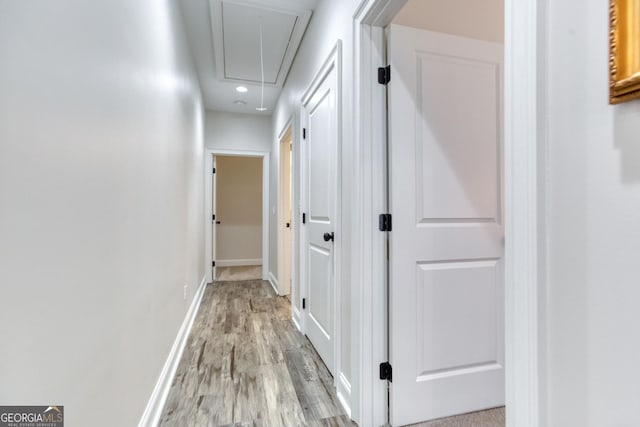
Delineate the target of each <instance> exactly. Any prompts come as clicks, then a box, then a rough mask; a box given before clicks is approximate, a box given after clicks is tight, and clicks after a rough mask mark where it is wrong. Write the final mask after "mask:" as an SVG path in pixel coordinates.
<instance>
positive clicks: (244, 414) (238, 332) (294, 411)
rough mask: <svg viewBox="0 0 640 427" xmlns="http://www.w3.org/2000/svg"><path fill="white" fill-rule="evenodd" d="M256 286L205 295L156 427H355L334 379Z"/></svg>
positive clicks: (284, 307) (214, 287)
mask: <svg viewBox="0 0 640 427" xmlns="http://www.w3.org/2000/svg"><path fill="white" fill-rule="evenodd" d="M290 319H291V306H290V303H289V301H288V300H287V299H286V298H284V297H278V296H277V295H276V294H275V292H274V291H273V289H272V288H271V286H270V285H269V284H268V282H265V281H261V280H247V281H219V282H214V283H212V284H209V285H208V286H207V289H206V290H205V294H204V296H203V300H202V303H201V305H200V310H199V312H198V314H197V317H196V319H195V322H194V325H193V328H192V330H191V334H190V336H189V339H188V342H187V345H186V348H185V351H184V353H183V355H182V360H181V362H180V365H179V367H178V370H177V372H176V376H175V378H174V380H173V384H172V387H171V390H170V392H169V397H168V399H167V404H166V406H165V408H164V411H163V415H162V419H161V422H160V425H161V426H166V427H169V426H175V427H195V426H198V427H205V426H211V427H215V426H229V425H232V426H352V425H354V424H352V423H351V422H350V421H349V417H348V416H346V415H345V413H344V411H343V410H342V407H341V406H340V403H339V402H338V399H337V397H336V394H335V389H334V387H333V378H332V377H331V375H330V374H329V371H328V370H327V368H326V367H325V366H324V364H323V363H322V360H321V359H320V357H319V356H318V355H317V353H316V352H315V350H314V349H313V347H312V346H311V344H310V343H309V341H308V340H307V339H306V337H304V336H303V335H302V334H301V333H300V332H298V330H297V329H296V327H295V326H294V325H293V323H292V322H291V320H290Z"/></svg>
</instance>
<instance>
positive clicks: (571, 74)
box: [546, 0, 640, 427]
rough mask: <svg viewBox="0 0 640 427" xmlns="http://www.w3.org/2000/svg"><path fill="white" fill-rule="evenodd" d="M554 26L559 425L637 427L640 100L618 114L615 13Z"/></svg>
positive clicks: (552, 241) (550, 221)
mask: <svg viewBox="0 0 640 427" xmlns="http://www.w3.org/2000/svg"><path fill="white" fill-rule="evenodd" d="M547 19H548V31H547V39H548V41H547V49H548V58H547V59H548V64H547V78H548V92H547V98H548V99H547V104H548V114H547V117H548V142H547V148H546V149H547V152H548V154H547V165H548V172H547V188H548V190H547V193H548V197H547V204H548V208H547V209H548V210H547V226H548V260H547V262H548V289H547V291H548V299H549V301H548V330H547V334H548V336H549V341H548V344H549V355H548V356H549V357H548V361H549V374H548V380H549V394H548V404H549V407H550V415H551V418H550V421H551V422H550V425H551V426H557V427H560V426H585V427H596V426H636V425H640V411H638V402H640V387H639V386H638V384H640V370H638V368H637V363H638V360H640V340H639V339H638V319H639V315H638V313H639V310H638V301H640V286H639V284H640V279H639V278H640V263H639V262H638V259H639V254H640V226H639V221H638V218H639V215H638V212H640V101H633V102H630V103H627V104H623V105H618V106H610V105H608V51H609V47H608V40H609V27H608V24H609V5H608V2H605V1H600V0H568V1H563V2H553V1H551V2H548V18H547Z"/></svg>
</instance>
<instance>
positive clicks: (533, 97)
mask: <svg viewBox="0 0 640 427" xmlns="http://www.w3.org/2000/svg"><path fill="white" fill-rule="evenodd" d="M403 3H404V0H362V2H361V3H360V5H359V7H358V8H357V10H356V13H355V14H354V38H355V40H354V54H355V60H354V65H355V66H354V88H355V90H356V97H355V100H354V107H355V115H354V117H356V118H358V120H359V122H358V125H357V126H356V129H355V131H356V138H355V148H354V150H355V154H356V161H355V162H354V163H355V165H356V166H358V165H362V168H361V169H358V170H355V171H354V173H355V176H357V177H358V183H357V185H358V187H357V188H356V191H355V194H356V195H361V196H360V199H359V200H357V201H356V202H357V206H358V207H359V208H358V212H357V213H356V214H355V215H354V219H355V220H356V222H355V223H354V224H353V229H354V233H357V234H356V235H354V237H353V238H354V242H359V245H354V248H353V251H354V252H353V255H354V265H357V268H354V275H353V277H352V283H353V284H354V285H353V291H352V314H353V315H352V318H353V320H352V321H353V325H352V336H353V337H354V340H353V349H352V366H353V367H354V368H355V369H354V377H353V386H354V388H353V398H352V403H353V405H352V409H353V414H352V416H353V419H354V420H355V421H356V422H357V423H358V424H359V425H372V426H377V425H382V424H384V423H386V418H384V419H383V418H382V417H381V415H380V413H381V412H382V411H381V410H380V408H385V407H386V401H385V400H382V398H381V397H380V395H381V394H380V392H379V390H380V388H381V387H380V385H379V383H378V382H377V381H371V378H372V376H371V370H372V369H375V367H376V366H377V364H378V363H379V362H380V360H379V358H380V354H381V351H380V343H379V342H378V341H379V339H378V336H377V334H372V330H379V329H378V328H377V327H375V326H372V325H373V323H372V322H377V321H378V322H379V319H382V318H385V316H386V309H383V308H382V307H381V306H380V305H379V304H377V303H376V295H377V294H378V292H379V291H380V280H379V278H378V277H379V275H378V270H377V268H376V263H379V262H380V260H381V259H383V258H382V257H383V256H384V249H381V247H380V241H379V240H380V239H379V237H377V236H378V233H376V232H375V231H372V230H374V229H375V228H374V227H375V223H374V222H372V219H373V218H372V217H371V213H373V214H374V215H375V214H377V213H381V212H378V211H379V210H380V209H381V208H382V207H383V206H384V205H383V204H381V203H382V202H381V200H380V196H379V190H378V187H374V189H373V190H372V185H370V183H374V182H375V183H377V182H379V180H380V175H381V173H382V169H379V168H378V166H379V165H378V164H377V161H379V159H378V156H379V151H380V149H381V147H380V144H381V136H382V133H381V130H380V126H375V125H377V122H376V120H377V118H378V116H377V115H376V114H377V112H379V111H382V108H383V107H384V104H381V102H382V101H381V100H380V97H379V96H377V92H378V91H376V90H375V87H374V86H375V82H374V78H373V75H374V73H373V72H372V70H374V69H375V68H376V67H378V66H381V65H383V64H381V63H380V52H383V50H380V47H381V40H382V33H381V28H382V27H384V26H385V25H387V24H389V23H390V21H391V19H392V17H393V16H394V15H395V13H396V12H397V10H398V8H399V7H401V6H402V4H403ZM545 4H546V2H545V0H505V6H506V7H505V88H504V94H505V120H504V121H505V195H506V206H505V209H506V215H505V216H506V222H505V234H506V236H507V240H506V249H505V250H506V252H505V269H506V271H505V274H506V282H505V286H506V296H505V300H506V301H505V303H506V305H505V308H506V337H505V338H506V402H507V411H506V414H507V426H508V427H515V426H517V427H534V426H539V425H546V424H547V421H546V416H545V412H544V410H545V408H546V406H545V402H546V399H547V396H545V393H544V391H543V390H544V388H541V383H542V378H543V374H544V368H545V366H544V363H543V362H544V360H545V359H544V351H545V349H544V348H543V346H542V344H543V343H544V338H545V337H544V335H543V334H544V329H543V328H541V327H540V325H542V324H543V323H542V322H543V321H544V309H545V300H544V295H545V294H544V287H543V286H542V285H544V282H543V279H544V275H543V274H542V273H541V272H542V271H544V270H543V268H544V257H545V253H544V243H545V242H544V231H545V230H544V215H543V209H544V182H543V180H541V179H540V176H544V174H543V168H544V152H545V143H546V139H545V136H546V135H545V123H544V111H545V110H544V108H545V104H544V102H545V90H546V82H545V81H544V73H543V72H541V70H543V66H544V64H543V60H542V58H544V57H545V56H544V55H545V51H544V49H545V44H544V43H543V42H542V41H541V40H539V38H540V37H542V35H543V34H544V19H545ZM374 126H375V127H374ZM356 262H357V264H355V263H356ZM370 274H371V276H370ZM355 337H360V340H358V339H355ZM356 367H359V368H356ZM542 385H543V383H542Z"/></svg>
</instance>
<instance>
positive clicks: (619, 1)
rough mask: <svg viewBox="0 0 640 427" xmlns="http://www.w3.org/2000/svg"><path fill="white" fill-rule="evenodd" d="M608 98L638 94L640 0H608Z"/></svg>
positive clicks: (627, 98)
mask: <svg viewBox="0 0 640 427" xmlns="http://www.w3.org/2000/svg"><path fill="white" fill-rule="evenodd" d="M609 14H610V30H609V42H610V51H609V76H610V79H609V102H610V103H611V104H618V103H621V102H626V101H630V100H632V99H635V98H640V0H610V4H609Z"/></svg>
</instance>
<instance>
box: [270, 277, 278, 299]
mask: <svg viewBox="0 0 640 427" xmlns="http://www.w3.org/2000/svg"><path fill="white" fill-rule="evenodd" d="M269 283H270V284H271V287H272V288H273V290H274V291H276V295H280V292H278V288H279V286H278V279H276V276H274V275H273V273H271V272H269Z"/></svg>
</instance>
